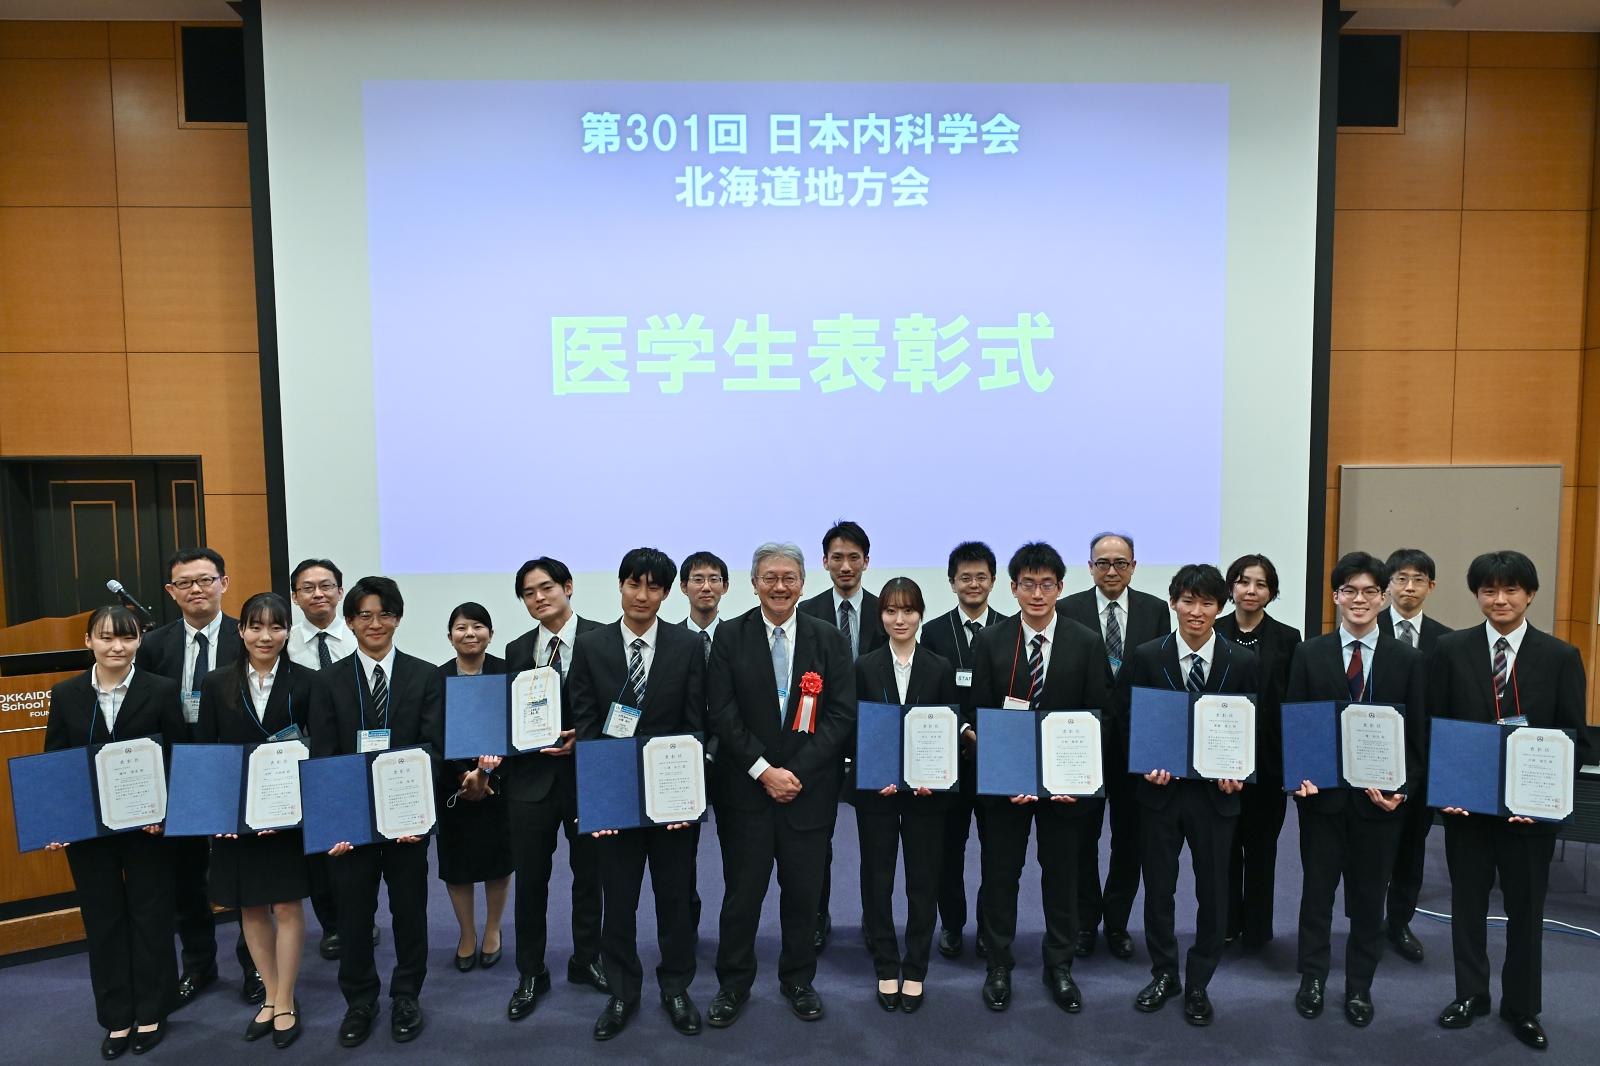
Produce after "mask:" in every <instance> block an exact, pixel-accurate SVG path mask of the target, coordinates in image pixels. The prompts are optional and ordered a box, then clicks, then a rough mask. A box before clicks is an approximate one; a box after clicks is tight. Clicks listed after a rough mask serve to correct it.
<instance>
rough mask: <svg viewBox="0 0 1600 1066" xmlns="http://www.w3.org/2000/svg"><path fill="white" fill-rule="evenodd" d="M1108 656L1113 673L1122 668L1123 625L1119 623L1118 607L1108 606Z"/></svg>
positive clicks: (1109, 604)
mask: <svg viewBox="0 0 1600 1066" xmlns="http://www.w3.org/2000/svg"><path fill="white" fill-rule="evenodd" d="M1106 656H1107V657H1108V658H1109V659H1110V660H1111V671H1112V673H1116V672H1117V670H1119V669H1120V668H1121V667H1122V623H1121V622H1119V621H1117V605H1116V604H1114V603H1108V604H1106Z"/></svg>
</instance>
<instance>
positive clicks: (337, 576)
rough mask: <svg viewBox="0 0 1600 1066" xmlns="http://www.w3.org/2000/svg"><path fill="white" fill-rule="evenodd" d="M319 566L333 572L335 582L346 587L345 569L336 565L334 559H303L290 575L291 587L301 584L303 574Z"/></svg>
mask: <svg viewBox="0 0 1600 1066" xmlns="http://www.w3.org/2000/svg"><path fill="white" fill-rule="evenodd" d="M319 566H320V567H321V568H322V569H324V570H326V571H328V572H329V573H331V574H333V582H334V584H336V585H338V586H339V587H340V588H344V571H342V570H340V569H339V568H338V567H337V566H334V565H333V560H332V559H303V560H301V562H300V565H299V566H297V567H295V568H294V572H293V573H292V574H290V575H289V588H290V589H291V590H293V589H294V587H295V586H296V585H298V584H300V575H301V574H303V573H305V572H306V571H307V570H315V569H316V568H317V567H319Z"/></svg>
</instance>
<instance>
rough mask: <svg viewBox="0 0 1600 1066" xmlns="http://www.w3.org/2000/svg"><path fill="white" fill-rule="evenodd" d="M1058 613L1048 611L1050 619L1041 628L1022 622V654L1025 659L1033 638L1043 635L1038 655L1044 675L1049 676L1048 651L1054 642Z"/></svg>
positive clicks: (1030, 651)
mask: <svg viewBox="0 0 1600 1066" xmlns="http://www.w3.org/2000/svg"><path fill="white" fill-rule="evenodd" d="M1059 618H1060V615H1058V614H1056V613H1055V612H1054V611H1052V612H1051V613H1050V621H1048V622H1046V623H1045V626H1044V628H1043V629H1034V628H1033V627H1032V626H1030V625H1029V624H1028V623H1027V622H1026V621H1024V622H1023V623H1022V655H1023V658H1024V659H1026V658H1027V657H1028V656H1029V655H1031V654H1032V653H1033V638H1034V637H1037V636H1040V635H1041V634H1042V635H1043V636H1044V646H1043V647H1042V648H1040V649H1039V657H1040V658H1041V659H1043V660H1044V676H1045V677H1049V676H1050V652H1051V649H1053V648H1054V647H1055V643H1056V622H1057V621H1058V620H1059Z"/></svg>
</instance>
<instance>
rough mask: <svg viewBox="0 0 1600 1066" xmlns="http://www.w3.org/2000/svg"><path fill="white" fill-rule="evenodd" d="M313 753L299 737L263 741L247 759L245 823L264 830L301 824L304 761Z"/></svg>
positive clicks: (258, 829)
mask: <svg viewBox="0 0 1600 1066" xmlns="http://www.w3.org/2000/svg"><path fill="white" fill-rule="evenodd" d="M310 757H311V752H310V751H308V750H307V749H306V746H305V744H304V743H303V742H302V741H298V740H281V741H277V742H275V743H271V744H261V745H258V746H257V747H256V749H255V750H254V751H252V752H251V753H250V755H249V756H248V757H247V758H246V760H245V786H244V824H245V825H246V826H247V827H248V828H250V829H253V830H255V831H256V832H260V831H261V830H263V829H277V828H280V827H282V826H293V825H299V824H300V822H301V820H302V819H303V818H304V817H305V814H304V810H303V808H302V807H301V804H300V764H301V763H302V762H304V761H305V760H306V759H308V758H310Z"/></svg>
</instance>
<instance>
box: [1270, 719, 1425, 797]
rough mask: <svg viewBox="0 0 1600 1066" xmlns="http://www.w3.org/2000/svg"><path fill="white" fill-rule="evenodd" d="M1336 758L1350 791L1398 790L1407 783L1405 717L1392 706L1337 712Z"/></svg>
mask: <svg viewBox="0 0 1600 1066" xmlns="http://www.w3.org/2000/svg"><path fill="white" fill-rule="evenodd" d="M1339 755H1340V761H1341V763H1342V764H1343V776H1344V779H1345V781H1347V782H1348V783H1349V785H1350V787H1351V788H1376V789H1378V790H1380V791H1383V792H1394V791H1396V790H1398V789H1400V788H1401V787H1403V786H1404V785H1405V783H1406V720H1405V718H1404V717H1403V716H1402V715H1401V714H1400V712H1399V711H1398V710H1397V709H1395V708H1394V707H1384V706H1379V705H1376V704H1360V703H1352V704H1350V705H1349V706H1347V707H1346V708H1345V709H1344V710H1343V711H1341V712H1339ZM1284 784H1285V786H1287V784H1288V782H1287V781H1285V782H1284Z"/></svg>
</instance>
